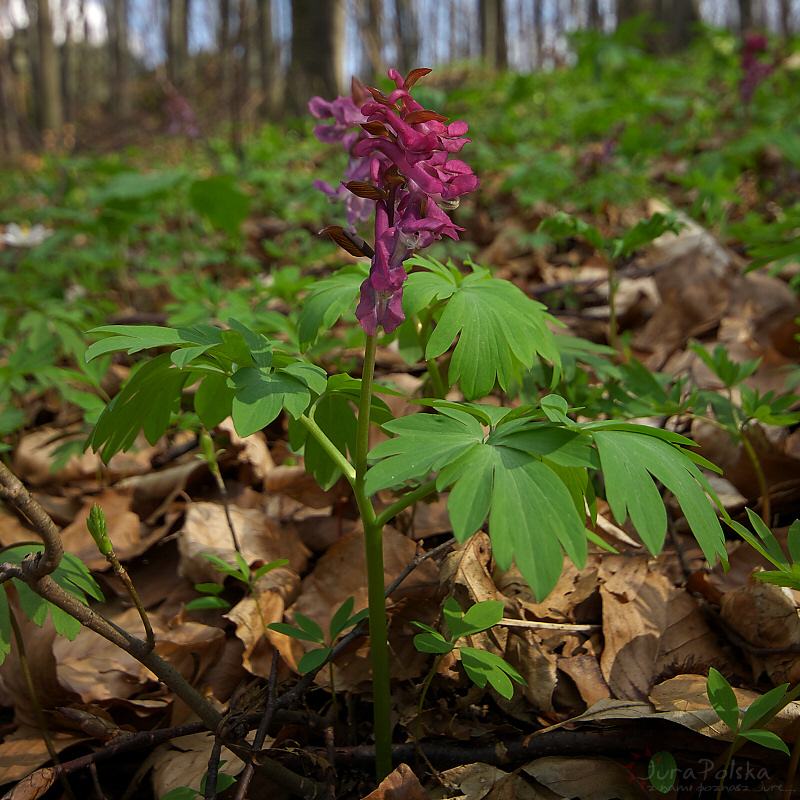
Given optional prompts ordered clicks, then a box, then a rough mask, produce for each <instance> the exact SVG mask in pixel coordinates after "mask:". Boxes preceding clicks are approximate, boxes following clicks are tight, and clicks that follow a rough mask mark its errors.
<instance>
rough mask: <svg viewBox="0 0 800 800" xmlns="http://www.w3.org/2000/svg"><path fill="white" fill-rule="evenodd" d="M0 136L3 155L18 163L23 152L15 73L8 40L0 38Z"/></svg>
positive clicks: (7, 159)
mask: <svg viewBox="0 0 800 800" xmlns="http://www.w3.org/2000/svg"><path fill="white" fill-rule="evenodd" d="M0 111H2V114H0V134H2V142H3V153H4V156H5V160H6V161H7V162H9V163H11V162H13V161H16V159H17V158H18V157H19V154H20V153H21V152H22V145H21V143H20V138H19V120H18V119H17V109H16V103H15V91H14V72H13V69H12V66H11V48H10V47H9V44H8V39H6V38H5V37H3V36H0Z"/></svg>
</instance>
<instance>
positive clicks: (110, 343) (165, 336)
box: [86, 325, 186, 361]
mask: <svg viewBox="0 0 800 800" xmlns="http://www.w3.org/2000/svg"><path fill="white" fill-rule="evenodd" d="M89 333H95V334H108V336H107V337H105V338H103V339H100V340H99V341H97V342H95V343H94V344H91V345H89V347H88V348H87V350H86V360H87V361H91V360H92V359H94V358H97V357H98V356H102V355H105V354H106V353H118V352H122V351H126V352H127V353H129V354H133V353H138V352H139V351H141V350H148V349H149V348H151V347H169V346H170V345H179V344H183V343H184V342H185V341H186V340H185V338H184V336H183V334H182V333H181V331H180V330H179V329H178V328H162V327H159V326H157V325H103V326H102V327H99V328H93V329H92V330H90V331H89Z"/></svg>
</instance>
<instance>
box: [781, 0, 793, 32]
mask: <svg viewBox="0 0 800 800" xmlns="http://www.w3.org/2000/svg"><path fill="white" fill-rule="evenodd" d="M780 13H781V35H782V36H783V37H784V39H787V38H788V37H789V36H791V33H792V27H791V24H790V19H791V15H792V0H780Z"/></svg>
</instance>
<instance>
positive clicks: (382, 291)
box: [309, 69, 479, 335]
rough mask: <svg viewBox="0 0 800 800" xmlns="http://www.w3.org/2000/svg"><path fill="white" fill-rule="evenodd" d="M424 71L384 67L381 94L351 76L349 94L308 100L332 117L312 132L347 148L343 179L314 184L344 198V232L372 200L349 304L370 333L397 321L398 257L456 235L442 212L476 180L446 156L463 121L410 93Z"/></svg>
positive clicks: (401, 275)
mask: <svg viewBox="0 0 800 800" xmlns="http://www.w3.org/2000/svg"><path fill="white" fill-rule="evenodd" d="M429 72H430V70H428V69H415V70H412V71H411V72H410V73H409V74H408V77H406V78H403V77H402V76H401V75H400V73H398V72H397V70H394V69H391V70H389V77H390V78H391V79H392V80H393V81H394V82H395V84H396V86H397V88H396V89H395V90H394V91H393V92H392V93H391V94H389V95H388V96H386V95H384V94H383V93H382V92H380V91H378V90H377V89H372V88H370V89H367V90H364V87H362V86H361V85H360V84H359V83H358V82H357V81H354V82H353V93H352V95H351V96H350V97H340V98H338V99H337V100H334V101H333V102H332V103H329V102H326V101H325V100H322V99H321V98H319V97H315V98H314V99H313V100H312V101H311V102H310V103H309V108H310V109H311V113H312V114H314V116H316V117H317V118H318V119H328V118H331V117H332V118H333V120H334V122H333V125H325V124H322V125H317V127H316V128H315V129H314V133H315V135H316V136H317V138H318V139H320V141H323V142H340V143H341V144H342V145H343V146H344V147H345V148H346V149H347V150H348V152H349V153H350V161H349V163H348V167H347V171H346V174H345V178H346V180H345V181H343V182H342V184H341V186H340V187H339V188H338V189H334V188H333V187H331V186H330V185H329V184H327V183H325V182H323V181H315V185H316V186H317V187H318V188H320V189H322V190H323V191H324V192H326V194H328V195H329V196H331V197H336V198H338V197H342V196H344V197H345V204H346V210H347V218H348V224H349V226H350V230H351V231H352V232H354V231H355V226H356V224H357V222H358V221H360V220H363V219H365V218H366V216H368V215H369V213H371V210H372V209H371V207H372V205H373V204H374V206H375V248H374V254H373V255H372V265H371V267H370V273H369V277H368V278H367V280H366V281H364V283H363V284H362V286H361V299H360V302H359V304H358V308H357V309H356V316H357V317H358V319H359V321H360V322H361V325H362V327H363V328H364V330H365V331H366V332H367V333H368V334H370V335H372V334H374V333H375V332H376V331H377V329H378V328H379V327H381V328H383V330H384V331H386V333H391V332H392V331H394V330H395V329H396V328H397V326H398V325H400V323H401V322H402V321H403V319H404V318H405V317H404V315H403V310H402V307H401V306H402V297H403V282H404V281H405V279H406V277H407V274H406V270H405V267H404V266H403V262H404V261H405V260H406V259H407V258H408V257H409V256H410V255H412V254H413V253H414V252H416V251H417V250H420V249H422V248H424V247H428V246H429V245H430V244H431V243H432V242H433V241H435V240H436V239H440V238H441V237H442V236H449V237H450V238H452V239H455V240H456V241H457V240H458V232H459V231H461V230H463V228H459V227H458V226H457V225H455V224H454V223H453V221H452V220H451V219H450V216H449V215H448V211H450V210H452V209H454V208H455V207H457V205H458V202H459V198H460V197H461V196H462V195H464V194H467V193H468V192H471V191H473V190H474V189H475V188H476V187H477V186H478V183H479V181H478V179H477V178H476V177H475V175H474V173H473V172H472V169H471V167H470V166H469V165H468V164H466V163H464V162H463V161H461V160H459V159H457V158H453V157H452V156H453V154H454V153H458V152H459V151H460V150H461V148H462V147H463V146H464V145H465V144H467V142H469V141H470V140H469V139H467V138H466V137H465V134H466V133H467V127H468V126H467V123H466V122H452V123H450V124H449V125H448V124H446V123H447V119H446V118H445V117H442V116H441V115H439V114H437V113H436V112H435V111H430V110H427V109H424V108H423V107H422V106H421V105H420V104H419V103H418V102H417V101H416V100H414V99H413V98H412V97H411V93H410V90H411V87H412V86H413V85H414V83H416V81H417V80H418V79H419V78H421V77H422V76H423V75H427V74H428V73H429ZM367 92H368V94H367ZM355 126H358V129H357V130H355V131H353V130H352V129H353V128H354V127H355ZM345 193H346V194H345ZM351 198H354V199H353V200H351ZM365 215H366V216H365ZM347 238H348V239H350V240H353V239H354V238H355V237H347ZM337 241H340V240H339V239H337ZM347 249H348V250H350V248H349V247H348V248H347ZM351 252H352V250H351Z"/></svg>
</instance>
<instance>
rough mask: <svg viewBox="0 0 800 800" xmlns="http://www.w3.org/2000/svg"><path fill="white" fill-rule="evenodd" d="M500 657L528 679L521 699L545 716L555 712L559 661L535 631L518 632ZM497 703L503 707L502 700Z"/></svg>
mask: <svg viewBox="0 0 800 800" xmlns="http://www.w3.org/2000/svg"><path fill="white" fill-rule="evenodd" d="M499 655H502V656H503V657H504V658H505V659H506V660H507V661H508V662H509V663H510V664H511V665H512V666H514V667H516V669H517V670H518V671H519V673H520V675H522V677H523V678H524V679H525V682H526V685H525V686H523V687H522V695H523V696H524V697H525V699H526V700H527V701H528V702H529V703H530V704H531V705H532V706H533V708H534V709H535V710H536V711H538V712H541V713H545V714H549V713H550V712H552V710H553V692H554V691H555V688H556V682H557V679H556V663H557V661H558V657H557V656H556V655H555V654H554V653H552V652H550V651H549V650H547V649H546V648H544V647H543V646H542V644H541V642H540V641H539V638H538V637H537V636H536V634H535V633H534V632H533V631H531V630H518V629H515V630H514V631H513V633H512V634H511V635H509V637H508V641H507V642H506V648H505V653H499ZM517 691H519V690H517ZM515 694H516V692H515ZM498 702H500V703H501V705H502V704H503V700H502V698H498Z"/></svg>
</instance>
